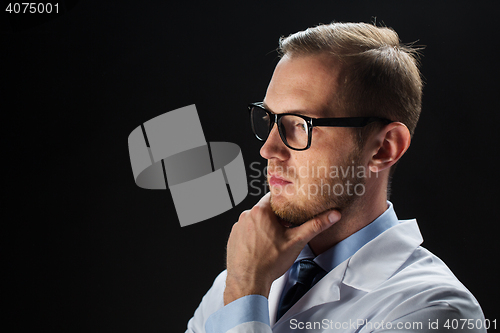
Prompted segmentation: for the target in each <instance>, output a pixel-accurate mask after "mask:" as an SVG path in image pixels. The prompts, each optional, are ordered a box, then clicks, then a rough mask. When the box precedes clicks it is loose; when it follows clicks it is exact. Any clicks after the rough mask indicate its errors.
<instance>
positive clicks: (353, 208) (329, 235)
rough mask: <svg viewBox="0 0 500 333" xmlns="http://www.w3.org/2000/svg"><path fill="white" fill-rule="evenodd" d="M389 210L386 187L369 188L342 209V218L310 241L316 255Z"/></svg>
mask: <svg viewBox="0 0 500 333" xmlns="http://www.w3.org/2000/svg"><path fill="white" fill-rule="evenodd" d="M386 210H387V191H386V190H385V187H380V186H378V187H377V189H374V188H369V185H368V184H367V187H366V191H365V194H364V195H363V196H362V197H359V198H357V200H355V201H354V202H353V203H352V204H351V205H350V206H349V207H347V208H345V209H343V210H342V211H341V214H342V218H341V219H340V221H338V222H337V223H335V224H334V225H333V226H331V227H330V228H328V229H327V230H325V231H323V232H322V233H321V234H319V235H318V236H316V237H315V238H313V239H312V240H311V241H310V242H309V247H310V248H311V250H312V251H313V252H314V254H315V255H320V254H321V253H323V252H325V251H326V250H328V249H330V248H331V247H333V246H335V245H336V244H337V243H339V242H340V241H342V240H344V239H346V238H347V237H349V236H351V235H352V234H354V233H355V232H357V231H358V230H360V229H362V228H364V227H365V226H367V225H368V224H370V223H371V222H373V221H374V220H375V219H376V218H377V217H379V216H380V215H381V214H382V213H384V212H385V211H386Z"/></svg>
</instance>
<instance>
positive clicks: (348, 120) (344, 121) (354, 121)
mask: <svg viewBox="0 0 500 333" xmlns="http://www.w3.org/2000/svg"><path fill="white" fill-rule="evenodd" d="M254 107H257V108H259V109H261V110H264V111H265V112H266V113H267V114H268V115H269V119H274V121H271V122H269V130H268V132H267V137H266V138H265V139H263V138H261V137H259V136H258V135H257V133H256V131H255V129H254V125H253V121H252V109H253V108H254ZM248 112H249V115H250V124H251V126H252V131H253V133H254V135H255V137H256V138H257V139H258V140H259V141H263V142H265V141H266V140H267V138H269V133H271V130H272V129H273V127H274V124H276V125H277V126H278V133H279V134H280V138H281V141H283V143H284V144H285V146H287V147H288V148H290V149H293V150H297V151H302V150H306V149H309V148H310V147H311V141H312V130H313V128H314V126H321V127H357V128H360V127H365V126H366V125H368V124H371V123H373V122H377V121H380V122H382V123H383V124H385V125H387V124H390V123H392V122H393V121H392V120H389V119H387V118H381V117H337V118H311V117H307V116H303V115H300V114H295V113H279V114H278V113H273V112H271V111H269V110H267V109H266V108H265V107H264V103H263V102H256V103H250V104H248ZM286 115H289V116H296V117H300V118H302V119H304V120H305V121H306V123H307V127H308V128H307V129H308V132H307V136H308V137H307V146H306V147H305V148H294V147H290V145H289V144H288V142H287V141H286V137H285V135H284V134H283V132H282V130H281V126H280V125H281V118H282V117H283V116H286Z"/></svg>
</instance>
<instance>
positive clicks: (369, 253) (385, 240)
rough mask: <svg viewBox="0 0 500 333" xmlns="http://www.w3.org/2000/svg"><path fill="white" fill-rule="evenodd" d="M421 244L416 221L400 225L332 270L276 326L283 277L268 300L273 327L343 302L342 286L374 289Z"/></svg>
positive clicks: (277, 282) (363, 289) (367, 290)
mask: <svg viewBox="0 0 500 333" xmlns="http://www.w3.org/2000/svg"><path fill="white" fill-rule="evenodd" d="M422 241H423V239H422V236H421V234H420V231H419V229H418V225H417V222H416V220H408V221H401V222H400V223H399V224H398V225H396V226H394V227H392V228H390V229H389V230H387V231H386V232H384V233H382V234H381V235H379V236H378V237H376V238H375V239H373V240H372V241H370V242H368V243H367V244H365V245H364V246H363V247H362V248H361V249H359V250H358V251H357V252H356V253H355V254H354V255H353V256H351V257H350V258H349V259H347V260H346V261H344V262H343V263H341V264H340V265H338V266H337V267H335V268H334V269H333V270H331V271H330V272H329V273H328V274H327V275H326V276H325V277H323V278H322V279H321V280H320V281H319V282H318V283H317V284H316V285H314V287H312V288H311V289H310V290H309V291H308V292H307V293H306V294H305V295H304V296H303V297H302V298H301V299H299V300H298V301H297V303H295V304H294V305H293V306H292V307H291V308H290V310H289V311H287V313H285V314H284V315H283V316H282V317H281V318H280V320H279V321H278V322H275V319H276V312H277V306H278V301H279V297H280V296H281V290H282V289H283V285H284V283H285V279H284V276H282V277H281V278H280V279H278V280H276V281H275V284H273V287H272V288H271V294H270V297H269V306H270V308H269V311H270V316H271V317H270V321H271V327H273V326H274V325H275V324H279V323H281V322H284V321H287V320H288V319H290V318H291V317H292V316H296V315H297V314H299V313H301V312H304V311H306V310H308V309H310V308H312V307H314V306H318V305H321V304H325V303H331V302H337V301H342V300H341V299H340V287H341V284H345V285H348V286H351V287H353V288H356V289H358V290H361V291H365V292H369V291H371V290H373V289H375V288H376V287H378V286H379V285H380V284H382V283H383V282H384V281H386V280H387V279H388V278H389V277H391V276H392V275H393V274H394V273H395V272H396V271H397V269H398V268H399V267H401V265H403V264H404V262H405V261H406V260H407V259H408V257H409V256H410V255H411V254H412V253H413V251H414V250H415V249H416V248H417V247H418V246H419V245H420V244H421V243H422Z"/></svg>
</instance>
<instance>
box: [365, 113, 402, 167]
mask: <svg viewBox="0 0 500 333" xmlns="http://www.w3.org/2000/svg"><path fill="white" fill-rule="evenodd" d="M410 141H411V135H410V131H409V130H408V128H407V127H406V125H405V124H403V123H400V122H394V123H391V124H389V125H387V126H386V127H385V128H384V129H383V130H382V131H381V132H380V133H378V135H377V138H376V142H377V146H376V147H375V150H374V154H373V156H372V158H371V160H370V162H369V169H370V171H371V172H374V173H376V172H380V171H382V170H385V169H388V168H390V167H391V166H393V165H394V164H395V163H396V162H397V161H398V160H399V159H400V158H401V156H403V154H404V153H405V152H406V150H407V149H408V147H409V146H410Z"/></svg>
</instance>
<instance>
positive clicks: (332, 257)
mask: <svg viewBox="0 0 500 333" xmlns="http://www.w3.org/2000/svg"><path fill="white" fill-rule="evenodd" d="M387 205H388V208H387V210H386V211H385V212H384V213H383V214H382V215H380V216H379V217H377V218H376V219H375V220H374V221H373V222H372V223H370V224H368V225H367V226H366V227H364V228H362V229H361V230H358V231H357V232H355V233H354V234H352V235H351V236H349V237H347V238H346V239H344V240H342V241H341V242H339V243H337V244H336V245H335V246H333V247H332V248H330V249H328V250H327V251H325V252H323V253H322V254H320V255H319V256H315V255H314V253H313V252H312V250H311V248H310V247H309V245H306V246H305V247H304V249H303V250H302V252H300V254H299V256H298V257H297V259H296V260H295V263H294V264H293V265H292V267H290V269H289V270H288V271H287V272H286V273H285V274H286V276H285V279H286V281H287V282H286V283H285V286H284V288H283V291H282V294H281V295H282V296H281V297H283V295H284V294H285V293H286V292H287V291H288V289H290V288H291V287H292V286H293V285H294V284H295V282H296V281H297V274H298V262H299V261H300V260H302V259H313V260H314V262H315V263H316V264H318V266H320V267H321V268H323V269H324V270H325V271H327V272H329V271H331V270H332V269H334V268H335V267H337V266H338V265H339V264H340V263H342V262H344V261H345V260H347V259H348V258H349V257H351V256H352V255H353V254H354V253H356V252H357V251H358V250H359V249H360V248H362V247H363V246H364V245H365V244H367V243H368V242H370V241H371V240H373V239H374V238H376V237H377V236H378V235H380V234H381V233H383V232H384V231H386V230H387V229H389V228H391V227H393V226H395V225H396V224H398V223H399V221H398V217H397V216H396V212H395V211H394V208H393V206H392V203H391V202H390V201H387ZM268 308H269V304H268V300H267V298H266V297H264V296H262V295H249V296H244V297H241V298H239V299H237V300H235V301H233V302H231V303H229V304H228V305H226V306H224V307H223V308H221V309H219V310H218V311H216V312H215V313H214V314H212V315H211V316H210V317H209V318H208V320H207V322H206V323H205V330H206V331H207V333H224V332H227V331H228V330H230V329H231V328H233V327H236V326H238V325H240V324H243V323H245V322H249V321H259V322H262V323H264V324H267V325H270V323H269V309H268Z"/></svg>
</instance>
